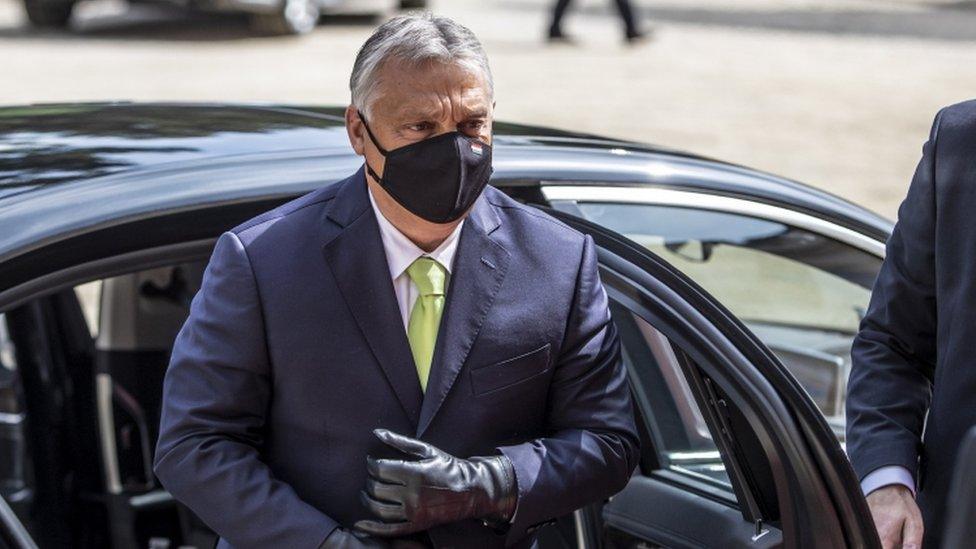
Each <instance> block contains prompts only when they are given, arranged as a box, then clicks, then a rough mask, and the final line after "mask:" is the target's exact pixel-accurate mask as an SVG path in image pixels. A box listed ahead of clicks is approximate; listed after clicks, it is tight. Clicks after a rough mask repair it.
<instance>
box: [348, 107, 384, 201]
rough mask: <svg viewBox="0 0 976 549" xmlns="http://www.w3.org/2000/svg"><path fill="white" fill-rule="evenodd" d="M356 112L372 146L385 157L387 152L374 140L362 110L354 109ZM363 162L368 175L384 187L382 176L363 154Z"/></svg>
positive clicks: (374, 137)
mask: <svg viewBox="0 0 976 549" xmlns="http://www.w3.org/2000/svg"><path fill="white" fill-rule="evenodd" d="M356 114H358V115H359V119H360V120H362V122H363V127H364V128H366V133H367V134H368V135H369V140H370V141H372V142H373V146H374V147H376V150H378V151H379V152H380V154H381V155H383V157H384V158H385V157H386V154H387V150H386V149H384V148H383V147H381V146H380V144H379V142H377V141H376V136H374V135H373V132H372V130H370V129H369V124H367V123H366V117H365V116H363V111H361V110H359V109H356ZM363 164H365V165H366V171H367V172H368V173H369V175H370V176H372V177H373V179H375V180H376V182H377V183H379V184H380V185H382V186H383V187H384V188H386V185H383V178H381V177H380V176H379V174H378V173H376V170H374V169H373V167H372V166H370V165H369V162H368V161H367V160H366V156H365V155H363Z"/></svg>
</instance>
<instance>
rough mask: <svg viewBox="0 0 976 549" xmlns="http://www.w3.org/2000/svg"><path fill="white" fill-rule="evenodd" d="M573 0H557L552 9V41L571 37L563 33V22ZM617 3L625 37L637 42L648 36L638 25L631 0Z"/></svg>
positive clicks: (550, 31)
mask: <svg viewBox="0 0 976 549" xmlns="http://www.w3.org/2000/svg"><path fill="white" fill-rule="evenodd" d="M570 2H571V0H557V1H556V4H555V5H554V6H553V10H552V23H551V24H550V25H549V41H550V42H566V41H569V37H568V36H566V35H565V34H564V33H563V29H562V22H563V17H565V15H566V10H567V9H568V8H569V4H570ZM614 2H616V4H617V11H618V12H619V13H620V17H621V18H622V19H623V22H624V39H625V40H627V42H629V43H636V42H639V41H642V40H645V39H646V38H647V34H646V33H645V32H644V31H642V30H641V29H640V28H639V26H638V25H637V18H636V17H635V16H634V8H633V6H631V5H630V0H614Z"/></svg>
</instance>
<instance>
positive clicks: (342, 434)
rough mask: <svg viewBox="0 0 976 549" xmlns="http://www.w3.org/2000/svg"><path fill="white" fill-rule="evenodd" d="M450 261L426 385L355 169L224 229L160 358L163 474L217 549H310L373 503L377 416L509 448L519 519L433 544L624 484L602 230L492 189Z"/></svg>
mask: <svg viewBox="0 0 976 549" xmlns="http://www.w3.org/2000/svg"><path fill="white" fill-rule="evenodd" d="M452 273H453V274H452V276H451V284H450V285H449V288H448V295H447V303H446V309H445V312H444V316H443V318H442V321H441V322H442V323H441V327H440V331H439V334H438V339H437V344H436V348H435V351H434V359H433V364H432V367H431V368H432V369H431V373H430V378H429V384H428V388H427V392H426V394H424V393H423V392H422V391H421V388H420V383H419V381H418V378H417V372H416V369H415V367H414V364H413V359H412V357H411V354H410V348H409V344H408V342H407V338H406V334H405V331H404V329H403V322H402V320H401V317H400V314H399V309H398V306H397V302H396V299H395V294H394V290H393V284H392V281H391V280H390V276H389V270H388V268H387V265H386V256H385V254H384V251H383V246H382V242H381V240H380V233H379V227H378V225H377V222H376V218H375V215H374V213H373V209H372V208H371V207H370V204H369V198H368V195H367V187H366V182H365V179H364V175H363V170H362V169H360V170H359V171H358V172H357V173H356V174H355V175H353V176H352V177H350V178H348V179H346V180H345V181H342V182H340V183H337V184H335V185H331V186H328V187H324V188H322V189H319V190H317V191H314V192H312V193H309V194H307V195H305V196H303V197H300V198H298V199H296V200H293V201H291V202H289V203H287V204H284V205H282V206H280V207H278V208H276V209H274V210H272V211H269V212H267V213H265V214H262V215H260V216H258V217H256V218H254V219H252V220H250V221H247V222H245V223H243V224H241V225H239V226H238V227H236V228H234V229H232V230H231V231H228V232H226V233H224V234H223V235H221V236H220V238H219V239H218V241H217V244H216V247H215V249H214V251H213V255H212V257H211V259H210V263H209V265H208V266H207V269H206V272H205V275H204V278H203V285H202V288H201V289H200V291H199V293H198V294H197V295H196V296H195V298H194V299H193V303H192V306H191V309H190V315H189V318H188V319H187V321H186V323H185V324H184V326H183V328H182V329H181V331H180V333H179V335H178V337H177V339H176V343H175V345H174V348H173V354H172V357H171V360H170V364H169V369H168V371H167V373H166V379H165V384H164V395H163V411H162V420H161V427H160V435H159V443H158V447H157V450H156V456H155V471H156V474H157V476H158V477H159V479H160V481H161V482H162V484H163V485H164V486H165V487H166V488H167V489H168V490H169V491H170V492H171V493H172V494H173V495H174V496H175V497H176V499H178V500H179V501H181V502H183V503H184V504H186V505H187V506H188V507H190V508H191V509H192V510H193V511H194V512H196V513H197V514H198V515H199V516H200V518H201V519H203V521H204V522H206V523H207V524H208V525H209V526H210V527H211V528H213V529H214V530H215V531H216V532H217V533H218V534H219V535H220V536H221V538H222V540H221V542H220V544H221V545H220V546H222V547H228V546H233V547H239V548H244V547H289V548H304V547H307V548H309V549H314V548H316V547H317V546H318V545H319V544H320V543H321V542H322V540H323V539H324V538H325V537H326V536H327V535H328V534H329V533H330V532H331V531H332V529H333V528H335V527H336V526H337V525H342V526H346V527H351V526H352V525H353V523H354V522H355V521H356V520H358V519H362V518H367V517H368V512H367V510H366V509H365V508H364V507H363V506H362V504H361V503H360V500H359V492H360V490H362V489H363V487H364V485H365V480H366V467H365V463H366V455H367V454H371V455H385V456H390V455H392V454H391V452H392V450H390V449H388V448H385V447H384V446H383V445H382V443H380V442H379V441H378V440H377V439H376V438H375V437H374V436H373V434H372V430H373V429H375V428H377V427H384V428H387V429H390V430H392V431H395V432H398V433H402V434H406V435H410V436H415V437H418V438H421V439H423V440H425V441H427V442H430V443H432V444H434V445H435V446H438V447H440V448H442V449H443V450H445V451H447V452H450V453H451V454H454V455H457V456H461V457H468V456H474V455H486V454H495V453H498V452H501V453H503V454H505V455H507V456H508V457H509V458H510V459H511V461H512V463H513V464H514V466H515V473H516V478H517V482H518V495H519V498H518V506H517V511H516V514H515V517H514V521H513V524H512V526H511V528H510V530H509V532H508V533H507V535H505V534H501V535H500V534H496V533H494V532H493V531H492V530H490V529H488V528H486V527H485V526H483V525H482V524H481V523H480V521H477V520H467V521H463V522H459V523H455V524H450V525H445V526H441V527H437V528H434V529H432V530H430V531H429V532H428V533H429V535H430V537H431V539H432V540H433V541H434V543H435V544H436V545H438V546H441V547H500V546H503V545H504V544H506V543H508V544H515V545H526V544H527V543H528V542H530V541H531V538H532V534H531V530H532V528H531V527H532V526H534V525H537V524H539V523H543V522H545V521H547V520H548V519H551V518H553V517H556V516H559V515H562V514H565V513H568V512H571V511H572V510H574V509H576V508H578V507H580V506H582V505H585V504H587V503H589V502H593V501H596V500H600V499H602V498H606V497H607V496H610V495H611V494H613V493H615V492H616V491H618V490H620V489H621V488H622V487H623V486H624V485H625V484H626V482H627V480H628V478H629V476H630V474H631V472H632V470H633V469H634V467H635V466H636V464H637V460H638V438H637V435H636V430H635V426H634V420H633V411H632V404H631V398H630V393H629V387H628V383H627V378H626V373H625V371H624V369H623V367H622V365H621V363H620V349H619V348H620V344H619V340H618V337H617V333H616V330H615V328H614V325H613V323H612V322H611V319H610V316H609V311H608V303H607V297H606V292H605V291H604V289H603V286H602V284H601V283H600V280H599V277H598V274H597V261H596V253H595V249H594V245H593V242H592V240H591V239H590V238H589V237H584V235H582V234H580V233H579V232H577V231H575V230H573V229H570V228H569V227H567V226H566V225H564V224H562V223H559V222H558V221H555V220H554V219H552V218H551V217H549V216H547V215H545V214H543V213H541V212H539V211H537V210H534V209H531V208H528V207H525V206H523V205H521V204H518V203H517V202H515V201H513V200H511V199H510V198H508V197H507V196H505V195H504V194H502V193H501V192H499V191H498V190H496V189H494V188H492V187H488V188H487V189H486V190H485V192H484V193H483V194H482V196H481V197H480V198H479V199H478V201H477V202H476V204H475V206H474V207H473V209H472V210H471V212H470V214H469V216H468V218H467V221H466V222H465V224H464V227H463V229H462V230H461V235H460V242H459V245H458V251H457V256H456V257H455V265H454V268H453V271H452ZM527 532H528V533H527Z"/></svg>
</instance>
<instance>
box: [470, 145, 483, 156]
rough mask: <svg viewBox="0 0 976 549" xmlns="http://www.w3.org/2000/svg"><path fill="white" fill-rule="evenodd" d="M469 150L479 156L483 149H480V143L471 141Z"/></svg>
mask: <svg viewBox="0 0 976 549" xmlns="http://www.w3.org/2000/svg"><path fill="white" fill-rule="evenodd" d="M471 152H473V153H474V154H476V155H478V156H481V154H482V153H483V152H484V150H482V147H481V143H472V144H471Z"/></svg>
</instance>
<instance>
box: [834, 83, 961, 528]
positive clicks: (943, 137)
mask: <svg viewBox="0 0 976 549" xmlns="http://www.w3.org/2000/svg"><path fill="white" fill-rule="evenodd" d="M852 355H853V368H852V370H851V378H850V384H849V386H848V397H847V449H848V453H849V454H850V457H851V461H852V462H853V465H854V470H855V471H856V472H857V474H858V476H859V477H860V478H861V479H863V478H864V477H865V476H866V475H868V474H869V473H871V472H872V471H874V470H875V469H877V468H879V467H882V466H885V465H900V466H902V467H905V468H906V469H908V470H909V471H911V472H912V473H917V477H916V482H917V487H918V502H919V505H920V506H921V508H922V514H923V517H924V521H925V538H926V541H925V544H926V546H930V547H936V546H937V545H936V543H937V541H938V537H939V534H940V533H941V530H942V517H943V515H944V507H945V504H946V502H945V499H946V493H947V492H948V489H949V480H950V479H951V478H952V471H953V466H954V464H955V457H956V453H957V452H958V449H959V441H960V440H961V439H962V437H963V435H964V434H965V433H966V431H967V430H968V429H969V427H970V426H972V425H974V424H976V358H974V357H976V101H970V102H967V103H961V104H958V105H953V106H951V107H946V108H945V109H943V110H942V111H940V112H939V114H938V115H937V116H936V118H935V122H934V124H933V126H932V132H931V134H930V136H929V140H928V142H927V143H926V144H925V146H924V147H923V152H922V160H921V162H920V163H919V165H918V168H917V170H916V172H915V177H914V179H913V180H912V184H911V187H910V188H909V191H908V196H907V197H906V198H905V201H904V202H903V203H902V205H901V207H900V208H899V210H898V223H897V225H896V226H895V230H894V233H893V234H892V236H891V238H890V239H889V241H888V246H887V255H886V258H885V261H884V264H883V266H882V267H881V272H880V274H879V275H878V279H877V281H876V282H875V286H874V293H873V295H872V296H871V304H870V307H869V308H868V312H867V315H866V316H865V318H864V319H863V321H862V323H861V329H860V332H859V333H858V335H857V337H856V338H855V340H854V347H853V350H852ZM926 412H928V423H927V425H926V426H925V430H924V431H925V432H924V437H923V423H924V422H925V415H926Z"/></svg>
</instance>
